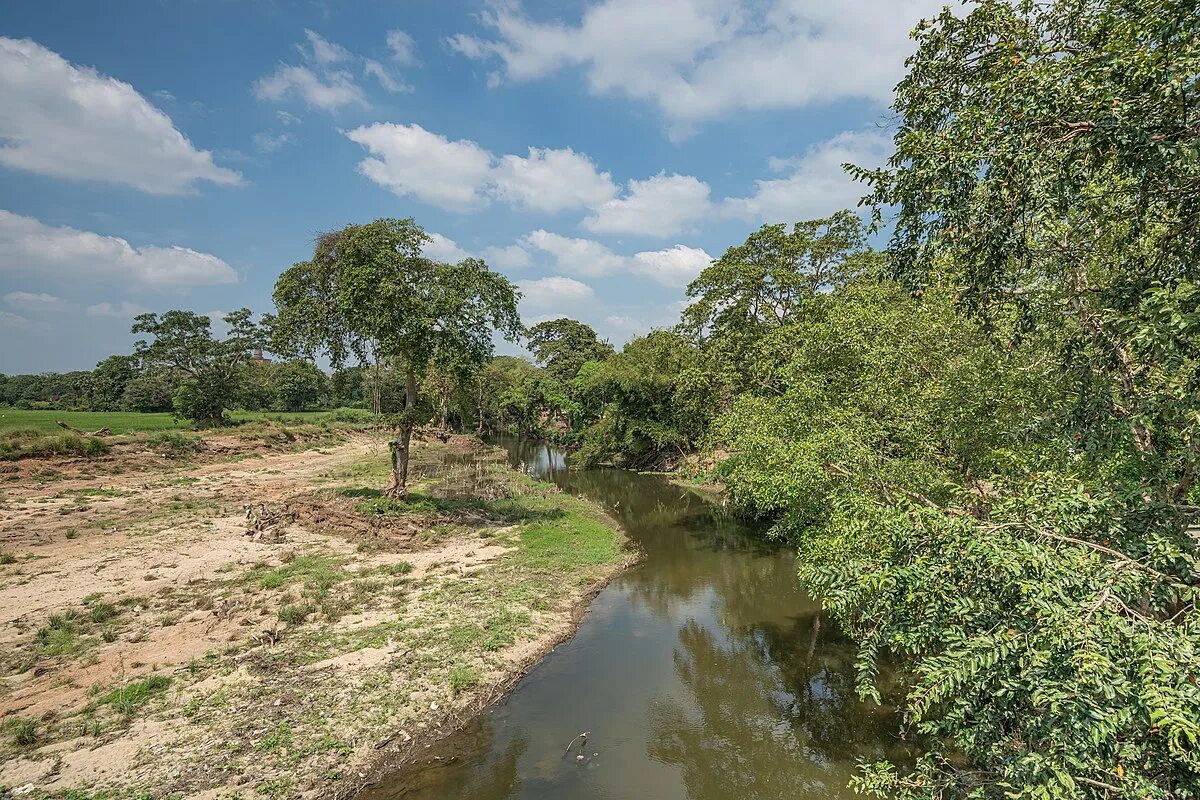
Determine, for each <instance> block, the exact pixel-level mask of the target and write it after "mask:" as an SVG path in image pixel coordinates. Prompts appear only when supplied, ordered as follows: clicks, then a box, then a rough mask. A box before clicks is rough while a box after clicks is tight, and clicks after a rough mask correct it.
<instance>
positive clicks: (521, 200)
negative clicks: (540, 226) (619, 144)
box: [491, 147, 617, 212]
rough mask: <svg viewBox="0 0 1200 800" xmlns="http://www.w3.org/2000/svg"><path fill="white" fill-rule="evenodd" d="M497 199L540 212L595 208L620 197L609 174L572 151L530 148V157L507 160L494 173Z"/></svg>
mask: <svg viewBox="0 0 1200 800" xmlns="http://www.w3.org/2000/svg"><path fill="white" fill-rule="evenodd" d="M491 180H492V182H493V184H494V186H495V193H496V196H497V197H499V198H501V199H504V200H507V201H509V202H512V203H514V204H517V205H522V206H524V207H526V208H532V209H534V210H537V211H547V212H555V211H562V210H564V209H569V208H594V207H596V206H597V205H600V204H602V203H605V202H607V201H608V200H609V199H610V198H612V197H613V195H615V194H616V193H617V187H616V185H614V184H613V182H612V177H611V176H610V175H609V174H608V173H607V172H600V171H598V170H597V169H596V165H595V163H593V162H592V160H591V159H590V158H588V157H587V156H585V155H582V154H580V153H576V152H575V151H574V150H572V149H571V148H569V147H568V148H564V149H562V150H551V149H541V148H537V147H531V148H529V156H528V157H522V156H517V155H506V156H503V157H502V158H501V159H500V161H499V163H498V164H497V165H496V167H495V169H494V170H493V171H492V174H491Z"/></svg>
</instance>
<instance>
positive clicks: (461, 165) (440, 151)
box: [346, 122, 492, 210]
mask: <svg viewBox="0 0 1200 800" xmlns="http://www.w3.org/2000/svg"><path fill="white" fill-rule="evenodd" d="M346 136H347V137H348V138H350V140H351V141H355V142H358V143H359V144H361V145H362V146H363V147H365V148H367V151H368V152H370V153H371V157H370V158H366V159H364V160H363V161H361V162H359V164H358V171H359V172H361V173H362V174H363V175H365V176H366V177H367V178H369V179H371V180H372V181H374V182H375V183H378V184H379V185H380V186H383V187H384V188H385V189H389V190H391V191H392V192H394V193H396V194H398V195H400V196H401V197H405V196H408V197H415V198H417V199H418V200H422V201H424V202H426V203H430V204H431V205H435V206H438V207H439V208H444V209H448V210H465V209H468V208H471V207H472V206H476V205H478V204H479V203H480V202H482V197H481V196H480V190H481V189H482V187H483V185H484V183H485V182H486V181H487V179H488V175H489V174H490V172H491V168H492V156H491V154H490V153H489V152H488V151H486V150H484V149H483V148H482V147H480V146H479V145H477V144H475V142H470V141H466V140H460V141H457V142H452V141H450V140H449V139H447V138H446V137H445V136H441V135H439V134H436V133H430V132H429V131H427V130H425V129H424V128H422V127H421V126H420V125H397V124H394V123H384V122H377V123H375V124H373V125H366V126H364V127H361V128H355V129H354V130H352V131H349V132H348V133H347V134H346Z"/></svg>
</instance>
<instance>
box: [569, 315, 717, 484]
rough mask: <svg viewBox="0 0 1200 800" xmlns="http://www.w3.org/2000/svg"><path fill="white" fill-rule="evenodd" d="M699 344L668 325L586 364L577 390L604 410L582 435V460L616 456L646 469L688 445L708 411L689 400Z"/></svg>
mask: <svg viewBox="0 0 1200 800" xmlns="http://www.w3.org/2000/svg"><path fill="white" fill-rule="evenodd" d="M698 357H699V351H698V349H697V348H696V347H695V346H694V345H692V344H691V343H689V342H688V341H687V340H686V339H684V338H683V337H682V336H680V335H678V334H676V333H672V332H670V331H654V332H653V333H650V334H648V335H646V336H643V337H641V338H640V339H634V340H633V341H632V342H630V343H629V344H627V345H625V348H624V349H623V350H622V351H621V352H620V353H619V354H617V355H616V356H613V357H612V358H610V359H608V360H607V361H605V362H603V363H600V364H598V365H597V366H595V367H591V368H589V369H588V370H587V372H586V374H585V375H584V377H583V379H582V380H581V381H580V382H579V391H580V395H581V396H582V397H583V398H584V401H585V402H590V403H592V404H594V405H596V406H598V407H602V408H603V410H602V411H601V413H600V415H599V419H597V420H596V421H595V422H594V423H593V424H591V425H590V426H589V427H588V428H587V429H586V430H585V431H584V432H583V436H582V442H581V446H580V449H579V452H578V455H577V458H578V459H579V460H580V461H581V462H583V463H599V462H607V461H612V460H614V459H617V458H618V457H619V460H620V461H621V463H622V464H625V465H627V466H630V467H633V468H636V469H649V468H653V467H657V466H661V465H662V463H663V461H664V459H670V458H672V457H675V456H679V455H682V454H683V453H685V452H687V451H689V450H690V449H691V448H692V446H693V445H694V444H695V443H696V442H697V441H698V440H699V438H700V436H701V435H702V434H703V433H704V430H705V425H706V423H707V417H708V413H709V412H708V411H707V409H706V408H705V407H704V406H703V405H697V404H695V403H693V402H691V401H690V398H689V397H688V395H687V391H688V390H689V389H690V388H691V386H692V382H691V379H693V378H694V373H693V371H694V370H695V369H696V364H697V359H698Z"/></svg>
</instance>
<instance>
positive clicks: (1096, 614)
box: [492, 0, 1200, 798]
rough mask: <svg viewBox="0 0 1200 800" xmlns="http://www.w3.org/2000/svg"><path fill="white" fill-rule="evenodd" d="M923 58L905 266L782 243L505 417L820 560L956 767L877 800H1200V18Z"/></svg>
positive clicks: (896, 239) (912, 108) (912, 118)
mask: <svg viewBox="0 0 1200 800" xmlns="http://www.w3.org/2000/svg"><path fill="white" fill-rule="evenodd" d="M916 38H917V44H918V48H917V52H916V55H915V56H914V57H913V59H912V60H911V61H910V63H909V74H908V76H907V77H906V78H905V79H904V81H903V82H902V83H901V84H900V85H899V87H898V89H897V95H896V101H895V106H894V110H895V112H896V114H897V118H898V122H899V126H898V129H897V133H896V136H895V146H896V154H895V155H894V156H893V157H892V159H891V161H890V162H889V164H888V165H887V166H886V167H885V168H883V169H880V170H877V171H863V170H855V171H856V172H857V174H858V176H859V177H860V178H861V179H862V180H864V181H865V182H866V184H867V187H868V191H869V197H868V203H869V205H870V206H872V207H874V208H875V209H876V213H877V216H876V218H875V219H876V222H877V223H878V225H879V228H878V230H890V241H889V243H888V246H887V248H886V250H882V251H879V252H876V251H874V250H873V249H872V248H871V247H869V246H868V244H867V242H868V236H869V231H868V230H867V229H866V228H865V227H864V226H863V225H862V224H861V223H860V222H859V221H858V219H857V218H856V217H855V216H853V215H851V214H849V213H844V212H839V213H837V214H834V215H832V216H830V217H828V218H825V219H820V220H813V221H809V222H801V223H798V224H796V225H795V226H793V227H792V228H791V229H790V230H789V228H787V227H785V226H782V225H779V226H766V227H764V228H762V229H761V230H759V231H758V232H756V233H754V234H753V235H751V237H750V238H749V239H748V240H747V241H746V242H745V243H744V244H742V245H738V246H736V247H732V248H730V249H729V250H728V251H727V252H726V253H725V254H724V255H723V256H722V258H720V259H719V260H717V261H716V262H714V264H713V265H712V266H711V267H709V268H708V269H707V270H705V271H704V272H703V273H702V274H701V275H700V277H699V278H697V279H696V280H695V281H694V282H693V283H692V284H691V286H690V287H689V289H688V296H689V299H690V305H689V306H688V308H687V310H686V311H685V312H684V314H683V317H682V319H681V321H680V324H679V326H678V327H676V328H675V329H674V330H669V331H667V330H664V331H656V332H653V333H651V334H649V335H647V336H645V337H643V338H640V339H636V340H634V341H632V342H630V343H629V344H628V345H626V346H625V347H624V348H623V350H622V351H621V352H619V353H615V354H608V353H605V352H601V351H599V350H595V349H594V348H593V349H592V350H590V351H589V352H591V353H592V355H590V356H589V360H587V361H585V362H583V363H582V364H581V365H580V366H579V367H578V368H577V369H576V371H575V374H574V375H569V374H568V375H563V374H560V373H559V372H558V371H555V370H551V369H550V368H549V367H550V364H551V361H550V356H549V355H548V354H543V353H538V352H536V351H535V355H537V356H538V357H539V359H540V361H541V363H542V369H540V370H538V369H537V368H529V367H518V368H514V367H513V365H510V364H504V365H501V366H500V367H499V368H498V369H497V370H496V371H497V373H498V374H499V375H500V376H502V378H503V379H501V380H496V381H495V382H494V383H495V385H496V386H498V387H499V388H498V390H497V391H495V392H494V395H493V397H494V400H493V401H492V404H493V406H494V407H498V408H501V409H503V411H504V415H505V416H504V417H502V419H505V420H507V421H508V423H509V424H510V425H514V426H517V427H520V426H533V427H540V428H541V429H542V430H543V431H547V432H549V433H550V434H551V435H554V436H557V437H559V438H561V439H563V440H565V441H567V442H569V443H572V444H574V445H576V446H577V448H578V449H577V452H576V453H575V456H574V458H575V460H576V462H577V463H579V462H582V463H589V462H598V461H610V462H615V463H618V464H622V465H626V466H631V467H636V468H662V467H669V466H680V465H682V466H684V467H685V468H690V469H691V470H692V471H701V472H703V471H710V472H711V473H712V474H713V475H715V476H717V477H719V478H720V479H721V480H722V481H723V483H724V484H725V487H726V490H727V494H728V496H729V498H730V499H731V500H732V501H733V502H734V503H735V504H736V505H737V506H739V507H740V508H742V509H743V510H744V511H745V512H746V513H749V514H752V515H755V516H760V517H764V518H766V519H767V520H769V521H770V522H771V524H772V526H773V527H772V532H773V534H774V535H775V536H778V537H780V538H781V539H785V540H787V541H789V542H792V543H794V545H795V546H796V547H797V548H798V549H799V551H800V554H801V560H800V564H801V566H800V577H801V579H802V581H803V582H804V584H805V585H806V586H807V587H808V588H810V589H811V590H812V591H813V592H814V593H815V594H817V595H818V596H820V597H821V598H822V599H823V601H824V603H825V605H826V606H827V607H828V608H829V609H830V610H831V611H832V613H833V614H834V616H835V617H836V618H837V619H838V621H839V622H840V623H841V624H842V625H843V627H844V628H845V629H846V630H847V631H849V632H850V633H851V634H852V635H853V636H854V637H855V638H856V639H857V640H858V641H859V644H860V648H861V651H860V658H859V690H860V692H861V693H862V694H864V695H865V696H873V695H875V693H876V689H875V685H874V676H875V673H876V670H877V668H878V665H879V663H880V662H881V660H883V659H888V660H890V661H892V662H895V663H898V664H900V665H902V666H903V667H904V668H905V670H906V674H907V676H908V677H907V688H906V696H907V699H906V702H905V710H906V713H907V728H908V730H909V732H910V733H912V734H918V735H920V736H921V737H922V740H923V741H924V742H926V743H927V745H928V752H927V755H926V756H925V757H924V758H923V759H921V761H920V762H919V763H918V764H917V765H916V766H915V767H914V768H913V769H911V770H899V769H897V768H896V767H895V766H893V765H890V764H886V763H879V764H869V765H865V767H864V771H863V773H862V774H861V776H860V778H859V785H860V788H862V789H864V790H866V791H868V792H870V793H873V794H876V795H879V796H884V797H901V798H904V797H911V798H916V797H942V798H947V797H996V798H999V797H1020V798H1047V797H1054V798H1068V797H1093V798H1117V797H1123V798H1148V797H1157V798H1182V797H1196V796H1198V795H1200V760H1198V759H1197V753H1198V752H1200V688H1198V686H1197V680H1196V676H1197V675H1200V627H1198V626H1200V615H1198V614H1197V611H1196V593H1197V590H1198V588H1200V564H1198V562H1197V553H1198V549H1200V533H1198V531H1200V525H1197V523H1196V517H1197V514H1198V513H1200V491H1198V490H1197V487H1196V474H1197V470H1198V469H1200V446H1198V445H1197V442H1198V441H1200V391H1198V390H1200V346H1198V345H1200V288H1198V286H1197V283H1196V281H1197V278H1198V276H1197V271H1196V270H1197V267H1196V265H1197V264H1198V263H1200V200H1198V198H1200V151H1198V150H1197V141H1200V122H1198V120H1200V114H1198V113H1197V102H1198V100H1197V98H1198V95H1197V92H1198V91H1200V87H1198V85H1197V82H1196V74H1197V72H1200V17H1197V16H1196V15H1195V14H1192V13H1189V12H1188V11H1187V10H1185V8H1184V7H1183V6H1179V5H1177V4H1172V3H1162V2H1151V1H1150V0H1147V1H1146V2H1134V3H1125V2H1122V3H1116V2H1107V1H1106V0H1091V1H1089V2H1054V3H1046V4H1039V5H1013V4H1010V3H1006V2H998V1H996V0H985V2H981V3H977V4H974V5H973V6H971V7H970V8H969V9H968V10H967V11H966V12H963V13H959V14H956V13H954V12H952V11H946V12H944V13H943V14H942V15H940V16H939V17H938V18H936V19H935V20H933V21H931V22H928V23H926V24H924V25H922V26H921V27H920V28H919V29H918V31H917V33H916ZM559 326H560V327H562V328H564V329H568V328H570V329H574V326H573V325H571V324H570V323H569V322H560V323H559ZM588 344H589V347H590V343H588ZM556 357H557V356H556ZM560 363H561V362H560ZM559 420H561V421H562V424H555V423H556V422H557V421H559Z"/></svg>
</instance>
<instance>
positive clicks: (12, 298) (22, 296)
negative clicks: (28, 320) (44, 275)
mask: <svg viewBox="0 0 1200 800" xmlns="http://www.w3.org/2000/svg"><path fill="white" fill-rule="evenodd" d="M4 302H5V303H7V304H8V305H9V306H11V307H12V308H16V309H20V310H23V311H28V312H31V313H38V312H44V311H63V310H65V309H66V308H67V305H68V304H67V302H66V301H65V300H63V299H62V298H61V297H55V296H54V295H52V294H47V293H45V292H36V293H35V292H9V293H8V294H6V295H4Z"/></svg>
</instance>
